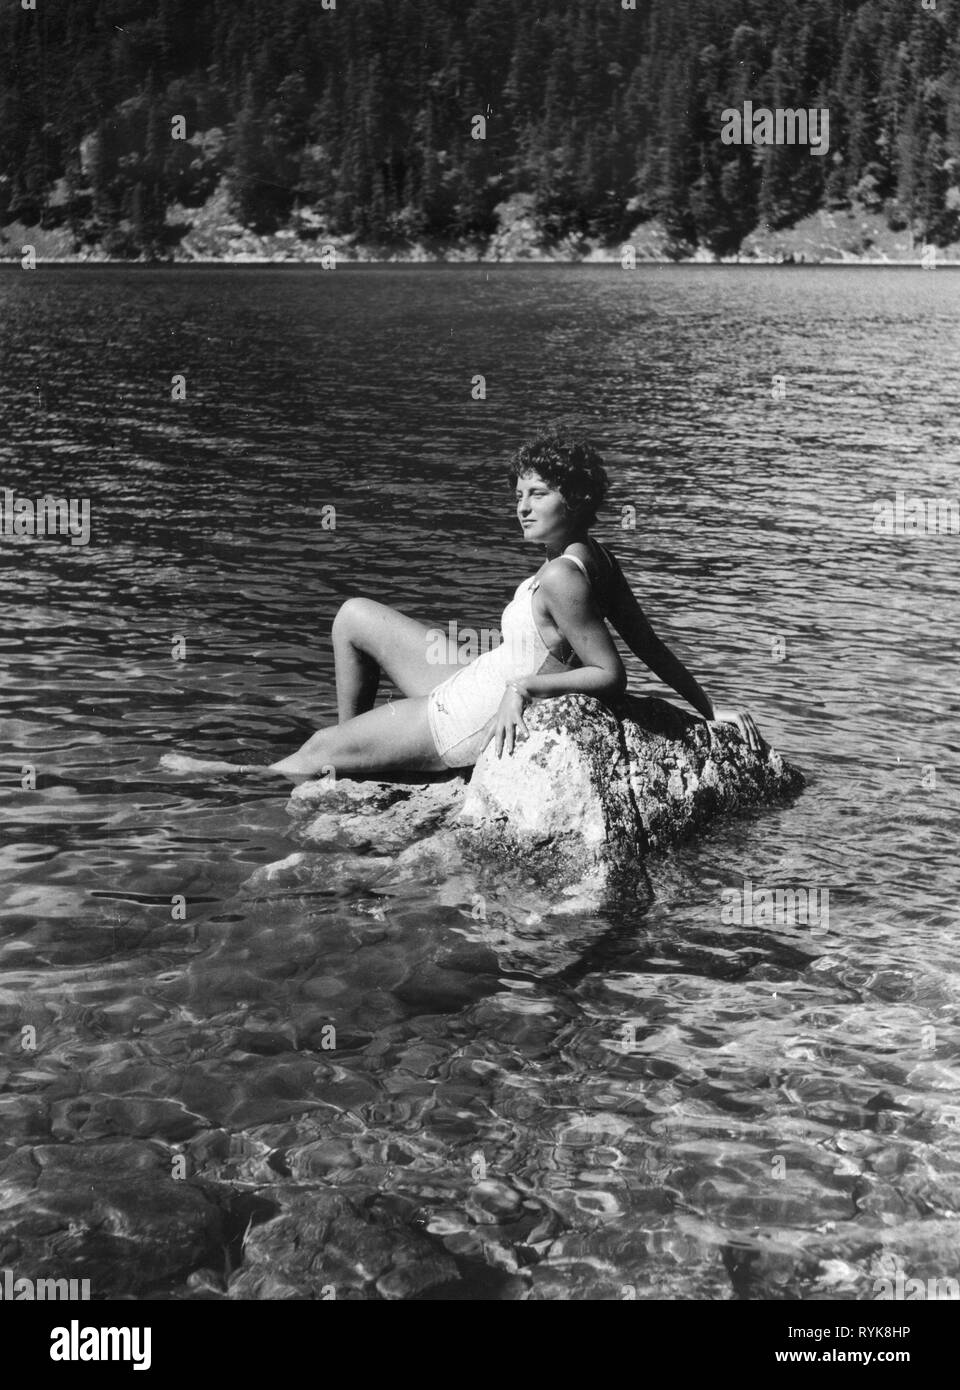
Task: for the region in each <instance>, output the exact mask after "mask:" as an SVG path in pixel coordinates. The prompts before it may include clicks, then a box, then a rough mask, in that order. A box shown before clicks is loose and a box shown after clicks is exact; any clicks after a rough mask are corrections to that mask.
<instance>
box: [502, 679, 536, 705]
mask: <svg viewBox="0 0 960 1390" xmlns="http://www.w3.org/2000/svg"><path fill="white" fill-rule="evenodd" d="M507 689H508V690H515V691H516V692H517V694H518V695H519V696H520V699H521V700H523V702H524V703H526V702H527V701H528V700H529V699H530V696H529V695H528V694H527V693H526V691H525V690H521V689H520V686H519V685H518V684H517V682H516V681H507Z"/></svg>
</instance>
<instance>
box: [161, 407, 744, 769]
mask: <svg viewBox="0 0 960 1390" xmlns="http://www.w3.org/2000/svg"><path fill="white" fill-rule="evenodd" d="M510 478H511V482H512V483H513V484H514V486H515V488H516V496H517V519H518V521H519V523H520V526H521V528H522V531H523V537H524V540H525V541H527V542H529V543H531V544H535V545H538V546H542V547H543V550H544V554H545V558H544V562H543V564H542V565H541V566H540V568H539V569H538V570H537V572H536V574H534V575H531V576H530V578H529V579H526V580H524V581H523V583H522V584H520V585H519V586H518V588H517V590H516V592H515V594H514V596H513V598H512V600H511V601H510V603H509V604H508V605H507V607H506V608H505V609H504V613H503V619H502V633H503V640H502V641H501V643H500V645H499V646H498V647H495V648H494V649H493V650H492V651H488V652H485V653H484V654H483V655H481V656H478V657H476V658H475V659H474V660H473V661H471V662H470V663H469V664H467V665H462V664H460V663H458V662H457V661H456V660H455V656H456V652H455V649H453V648H451V649H449V650H448V653H447V655H448V658H449V660H448V662H447V663H446V664H444V665H438V664H437V663H436V660H435V640H436V629H435V628H433V629H431V628H429V627H427V626H426V624H424V623H419V622H416V621H415V620H414V619H413V618H408V617H406V616H405V615H404V614H402V613H399V612H397V611H396V610H395V609H393V608H388V607H387V606H386V604H382V603H376V602H374V601H373V600H372V599H365V598H352V599H348V600H347V602H346V603H344V604H343V605H342V606H341V608H340V610H339V612H338V613H337V616H336V618H335V619H334V623H333V645H334V656H335V660H336V683H337V706H338V713H339V723H338V724H336V725H331V726H330V727H328V728H325V729H321V730H319V732H318V733H316V734H314V735H313V737H312V738H310V739H308V740H307V742H306V743H305V744H304V745H303V747H302V748H300V749H299V750H298V751H297V752H296V753H293V754H291V755H290V757H288V758H283V759H282V760H281V761H280V762H277V763H273V764H272V765H271V766H270V768H269V769H266V770H268V771H271V772H280V773H283V774H284V775H285V776H287V777H289V778H291V779H292V780H294V781H302V780H304V779H305V778H308V777H315V776H318V775H320V774H321V773H329V772H330V771H331V770H332V771H333V772H334V774H335V775H336V776H338V777H353V778H360V779H363V778H373V777H378V776H384V775H386V776H389V775H390V774H396V773H403V772H408V773H409V772H441V771H444V770H446V769H449V768H457V767H470V766H472V765H473V764H474V763H475V762H476V760H477V758H478V757H479V755H480V753H481V751H482V750H483V749H484V748H485V747H486V745H487V744H488V743H489V742H490V741H491V739H492V740H494V741H495V747H496V753H497V757H501V756H502V754H503V750H504V749H506V751H507V753H508V754H510V753H512V752H513V749H514V746H515V742H516V740H517V738H518V737H526V736H527V733H528V731H527V727H526V725H525V723H524V720H523V711H524V709H525V708H526V706H527V705H528V704H529V702H530V701H531V700H536V699H546V698H549V697H551V696H557V695H566V694H574V693H580V694H583V695H592V696H594V697H596V698H597V699H600V700H611V699H615V698H616V697H617V696H618V695H620V694H622V693H623V691H624V690H625V689H626V684H627V675H626V671H625V670H624V666H623V662H622V661H621V660H620V657H619V654H618V652H617V649H616V647H615V645H614V642H613V639H612V638H611V636H610V633H609V632H608V630H607V627H606V625H605V623H604V619H606V620H607V621H609V622H610V623H611V625H612V626H613V627H614V628H615V629H616V631H617V632H618V633H619V634H620V636H621V638H622V639H623V641H624V642H625V644H626V645H627V647H629V648H630V650H631V651H632V652H633V653H634V655H635V656H637V657H639V658H640V660H641V661H643V662H645V663H646V665H647V666H648V667H649V668H650V669H651V670H652V671H653V672H654V673H655V674H656V675H658V676H659V677H660V679H661V680H663V681H664V682H665V683H666V684H667V685H669V686H671V687H672V688H673V689H674V690H675V691H676V692H677V694H678V695H682V696H683V697H684V699H686V700H688V701H689V703H690V704H691V705H692V706H693V707H694V709H696V710H697V711H698V712H699V713H700V714H702V715H703V717H704V719H706V720H709V721H715V722H718V723H719V722H731V723H735V724H736V725H737V726H738V728H739V730H740V733H741V735H742V737H743V738H744V739H745V740H746V742H747V743H748V744H749V746H750V747H751V748H753V749H759V747H760V743H761V740H760V735H759V733H758V731H757V727H756V725H755V724H754V722H753V719H752V718H751V717H750V715H749V714H747V713H746V712H745V711H736V710H729V711H724V710H715V709H714V707H713V705H712V703H711V701H710V699H709V698H708V696H707V695H706V694H705V693H704V691H703V690H702V689H701V687H700V686H699V685H698V684H697V682H696V680H694V678H693V676H692V675H691V674H690V672H689V671H688V670H687V669H686V667H685V666H684V665H683V664H682V662H680V661H678V660H677V658H676V657H675V656H674V655H673V653H672V652H671V651H669V649H668V648H667V647H666V646H665V645H664V644H663V642H661V641H660V639H659V638H658V637H657V636H656V634H655V633H654V631H653V629H652V628H651V626H650V624H649V623H648V622H647V619H646V618H645V617H644V614H643V611H642V609H641V608H640V605H639V604H638V603H637V600H636V598H635V597H634V595H633V592H632V590H631V588H630V585H629V583H628V582H627V579H626V578H625V576H624V574H623V571H622V570H621V568H620V566H619V564H618V563H617V561H616V559H615V558H614V557H613V556H612V555H611V554H610V552H609V551H608V550H607V549H606V547H604V546H602V545H600V544H599V542H597V541H595V540H594V539H593V538H592V537H591V536H590V535H589V534H588V532H589V529H590V527H591V526H592V525H593V523H594V521H595V520H596V515H597V511H598V509H599V507H600V505H601V504H602V502H603V499H604V497H605V495H606V491H607V485H608V484H607V475H606V472H605V471H604V468H603V461H602V459H601V458H600V456H599V454H598V453H597V452H596V450H595V449H594V448H593V447H592V446H591V445H590V444H589V443H588V442H587V441H585V440H582V439H578V438H573V437H570V436H567V435H566V434H564V433H563V432H562V431H559V430H550V431H541V432H540V433H539V434H538V435H537V437H536V438H535V439H534V440H532V441H531V442H529V443H527V444H524V445H523V446H522V447H521V448H520V449H519V450H518V452H517V454H516V456H515V458H514V460H513V463H512V466H511V469H510ZM381 674H385V675H386V676H388V677H389V679H390V680H391V681H392V682H393V683H394V685H395V686H397V688H398V689H399V690H400V691H401V692H402V694H403V696H404V698H403V699H400V700H390V701H389V702H388V703H386V704H382V705H379V706H377V707H376V708H374V707H373V706H374V700H375V699H376V694H377V688H378V685H379V682H380V676H381ZM164 762H165V764H166V766H168V767H174V768H176V769H177V770H183V771H186V770H192V769H197V770H228V769H229V770H230V771H244V772H252V771H257V770H264V769H256V768H252V767H244V768H238V767H237V766H236V765H233V764H229V763H199V762H196V761H194V760H192V759H180V758H176V757H173V758H169V757H168V758H166V759H164Z"/></svg>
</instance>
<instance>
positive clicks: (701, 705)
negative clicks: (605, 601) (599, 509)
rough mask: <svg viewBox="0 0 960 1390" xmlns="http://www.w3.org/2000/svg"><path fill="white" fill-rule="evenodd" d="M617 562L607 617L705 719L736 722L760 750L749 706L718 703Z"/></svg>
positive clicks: (650, 665) (748, 739)
mask: <svg viewBox="0 0 960 1390" xmlns="http://www.w3.org/2000/svg"><path fill="white" fill-rule="evenodd" d="M611 558H613V557H611ZM614 565H615V573H614V574H613V575H612V577H611V581H610V582H611V597H610V607H609V609H608V612H607V617H608V618H609V619H610V622H611V623H612V624H613V626H614V628H615V629H616V630H617V632H618V633H619V634H620V636H621V637H622V638H623V641H624V642H625V643H626V645H627V646H628V647H629V648H630V650H631V651H632V652H633V654H634V656H636V657H639V659H640V660H641V661H642V662H643V663H644V664H645V665H646V666H648V667H649V668H650V670H651V671H652V672H653V674H654V675H655V676H659V677H660V679H661V680H662V681H663V682H664V684H665V685H669V686H670V689H671V690H675V691H676V692H677V694H678V695H682V696H683V698H684V699H685V700H686V701H688V703H689V704H691V705H692V706H693V708H694V709H695V710H696V711H697V713H698V714H702V715H703V717H704V719H706V720H709V721H712V722H714V723H717V724H735V725H736V726H737V728H738V729H739V731H740V736H741V738H742V739H743V740H744V742H745V743H746V744H747V745H748V746H749V747H750V748H751V749H752V750H753V751H754V752H759V750H760V747H761V745H762V742H763V740H762V738H761V736H760V731H759V729H758V728H757V726H756V724H755V723H754V721H753V716H752V715H751V714H749V712H748V711H747V710H739V709H717V708H716V707H715V705H714V703H713V701H712V700H711V699H710V696H709V695H708V694H707V693H706V691H705V690H704V689H703V687H702V686H701V685H700V683H699V681H697V680H696V679H695V678H694V677H693V676H692V675H691V674H690V672H689V671H688V670H687V668H686V666H684V664H683V662H682V661H681V660H680V659H679V657H676V656H674V654H673V652H672V651H671V650H670V648H669V647H668V646H667V645H666V643H665V642H662V641H661V640H660V638H659V637H658V636H657V634H656V633H655V632H654V630H653V628H652V627H651V626H650V623H649V621H648V620H647V616H646V614H645V613H644V611H643V609H642V608H641V607H640V605H639V603H638V602H637V600H636V596H635V594H634V592H633V590H632V589H631V588H630V584H629V581H628V580H627V577H626V575H625V574H624V572H623V570H622V569H621V568H620V565H619V564H618V563H617V562H616V560H614Z"/></svg>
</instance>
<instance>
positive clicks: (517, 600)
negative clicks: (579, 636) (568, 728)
mask: <svg viewBox="0 0 960 1390" xmlns="http://www.w3.org/2000/svg"><path fill="white" fill-rule="evenodd" d="M558 558H559V559H561V560H572V561H573V563H574V564H575V565H577V566H579V568H580V569H582V570H583V572H584V574H585V575H586V576H587V579H588V580H589V578H590V575H589V574H588V573H587V567H586V565H585V564H584V563H583V561H582V560H578V559H577V557H576V555H561V556H559V557H558ZM539 587H540V581H539V579H538V578H537V576H536V575H535V574H534V575H531V576H530V578H529V579H525V580H524V581H523V583H522V584H519V585H518V586H517V590H516V593H515V594H514V596H513V598H512V599H511V600H510V602H509V603H508V604H507V606H506V608H505V609H504V610H503V616H502V617H501V619H500V628H501V636H502V641H501V643H500V645H499V647H494V648H493V650H492V651H489V652H484V653H483V655H482V656H478V657H476V658H475V660H473V661H471V662H470V663H469V664H468V665H466V666H464V667H463V669H462V670H460V671H455V672H454V674H453V675H452V676H448V677H447V679H446V680H444V681H441V683H440V684H439V685H438V686H435V687H434V689H433V690H431V692H430V694H429V695H428V696H427V720H428V722H429V725H430V733H431V735H432V736H433V742H434V744H435V746H436V749H437V752H438V754H439V755H440V757H441V759H442V760H443V762H445V763H446V765H447V767H472V766H473V764H474V763H475V762H476V761H477V758H478V757H479V755H480V745H481V743H482V742H483V738H484V735H485V733H486V728H487V725H488V724H489V722H490V720H491V719H492V718H493V716H494V715H495V714H496V712H497V710H498V709H499V708H500V701H501V700H502V699H503V692H504V689H505V688H506V683H507V681H510V680H519V679H520V677H521V676H534V675H537V674H538V673H540V672H542V671H564V670H569V669H570V665H571V662H574V661H576V656H575V655H574V654H573V652H572V650H571V662H566V663H564V662H563V661H561V660H560V658H559V657H556V656H554V655H553V653H552V652H551V651H550V648H549V647H548V646H547V644H546V642H544V640H543V638H542V637H541V636H540V629H539V628H538V627H537V623H536V619H535V618H534V616H533V596H534V594H535V593H536V591H537V589H539ZM567 645H569V644H567Z"/></svg>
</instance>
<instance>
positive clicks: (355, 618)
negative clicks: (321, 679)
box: [160, 598, 461, 781]
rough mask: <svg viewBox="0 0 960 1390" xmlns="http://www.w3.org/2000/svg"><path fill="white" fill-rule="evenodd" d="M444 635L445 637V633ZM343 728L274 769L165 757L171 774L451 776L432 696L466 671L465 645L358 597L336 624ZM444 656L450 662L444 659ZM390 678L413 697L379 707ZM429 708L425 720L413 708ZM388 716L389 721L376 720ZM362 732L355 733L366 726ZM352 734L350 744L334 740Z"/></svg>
mask: <svg viewBox="0 0 960 1390" xmlns="http://www.w3.org/2000/svg"><path fill="white" fill-rule="evenodd" d="M440 633H443V634H444V635H443V636H442V637H440V638H439V640H438V634H440ZM332 635H333V650H334V657H335V660H336V681H337V712H338V716H339V720H340V722H339V724H336V725H332V726H330V727H329V728H326V729H321V730H320V731H319V732H318V733H316V734H314V735H313V737H312V738H309V739H308V740H307V742H306V743H305V744H304V745H303V747H302V748H300V749H299V750H298V751H297V752H296V753H293V754H291V756H290V757H288V758H283V759H282V760H281V761H280V762H277V763H272V764H271V765H270V766H269V767H257V766H250V765H243V764H238V763H230V762H226V761H223V760H220V759H210V758H191V757H187V756H185V755H184V754H181V753H165V754H164V755H163V757H162V758H161V759H160V764H161V766H162V767H164V768H166V769H167V770H168V771H170V772H179V773H186V772H194V773H251V772H259V773H270V772H281V773H283V774H284V775H285V776H288V777H293V778H294V780H296V781H302V780H303V779H304V778H305V777H310V776H315V775H316V774H317V773H318V772H319V771H320V770H321V769H323V768H324V767H332V768H333V769H334V771H335V773H336V775H338V776H341V777H352V776H359V777H368V776H370V775H371V773H373V772H377V771H379V772H391V771H398V772H399V771H408V772H409V771H421V772H424V771H425V772H437V771H441V770H443V771H447V770H448V769H447V767H446V764H445V763H442V762H441V761H440V760H439V758H438V757H437V755H436V750H435V748H434V744H433V739H432V738H431V736H430V729H429V725H428V724H427V717H426V698H425V697H426V696H427V695H428V694H429V693H430V691H431V690H432V689H433V688H434V686H436V685H439V684H440V682H441V681H444V680H446V679H447V677H448V676H452V675H453V674H454V673H455V672H456V671H459V670H460V669H461V667H460V664H459V663H458V662H457V659H456V658H457V648H456V645H455V644H453V643H449V642H448V640H447V638H446V633H445V629H443V628H440V627H438V626H435V627H428V626H427V624H426V623H420V622H417V621H416V619H414V618H408V617H407V616H406V614H404V613H400V612H398V611H397V610H396V609H395V608H389V607H388V606H387V605H386V604H385V603H377V602H376V601H375V600H374V599H367V598H351V599H347V601H346V602H345V603H343V604H341V606H340V609H339V611H338V612H337V615H336V617H335V618H334V620H333V634H332ZM440 655H443V656H445V657H446V660H445V661H438V660H437V657H438V656H440ZM381 672H382V673H383V674H385V675H386V676H387V677H388V678H389V679H390V680H391V681H393V683H394V685H395V686H396V687H397V689H398V690H400V691H401V692H402V694H403V695H404V696H405V697H406V698H404V699H402V700H391V701H389V702H388V703H387V704H385V705H381V706H380V707H379V708H378V709H374V708H373V704H374V701H375V699H376V697H377V689H378V686H379V684H380V675H381ZM408 705H418V706H422V709H421V711H420V712H419V713H418V714H417V715H412V714H411V713H410V712H409V711H407V710H405V708H404V707H405V706H408ZM381 714H382V715H383V719H382V720H381V719H373V718H372V717H373V716H379V715H381ZM364 719H369V720H372V722H369V723H367V724H362V723H361V724H360V727H359V729H351V728H350V726H352V725H355V724H357V723H358V721H361V720H364ZM340 730H344V731H345V732H344V735H343V738H342V739H337V738H335V737H334V736H335V735H336V734H338V732H339V731H340Z"/></svg>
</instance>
